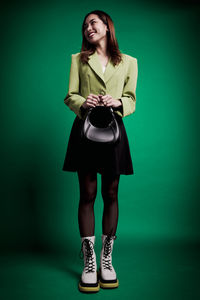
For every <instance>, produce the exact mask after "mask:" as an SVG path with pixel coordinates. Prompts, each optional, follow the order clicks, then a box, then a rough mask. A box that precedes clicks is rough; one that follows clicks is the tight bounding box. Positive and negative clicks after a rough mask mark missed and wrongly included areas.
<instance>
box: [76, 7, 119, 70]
mask: <svg viewBox="0 0 200 300" xmlns="http://www.w3.org/2000/svg"><path fill="white" fill-rule="evenodd" d="M90 14H95V15H97V16H98V17H99V19H101V20H102V22H103V23H104V24H106V25H107V27H108V31H107V41H108V43H107V47H108V53H109V56H110V59H111V61H112V63H113V64H114V65H117V64H119V63H120V62H121V60H122V55H121V52H120V50H119V46H118V42H117V39H116V37H115V28H114V24H113V21H112V19H111V17H110V16H109V15H108V14H107V13H105V12H104V11H102V10H93V11H91V12H89V13H88V14H87V15H86V16H85V18H84V20H83V24H82V37H83V40H82V47H81V53H80V59H81V61H82V62H83V63H87V62H88V56H89V55H91V54H93V53H94V52H95V49H96V47H95V45H94V44H91V43H89V42H88V41H87V39H86V38H85V35H84V24H85V20H86V18H87V17H88V16H89V15H90Z"/></svg>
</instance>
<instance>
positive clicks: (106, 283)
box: [98, 271, 119, 289]
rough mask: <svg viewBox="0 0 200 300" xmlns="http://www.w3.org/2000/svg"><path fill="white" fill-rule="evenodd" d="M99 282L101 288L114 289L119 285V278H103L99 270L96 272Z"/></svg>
mask: <svg viewBox="0 0 200 300" xmlns="http://www.w3.org/2000/svg"><path fill="white" fill-rule="evenodd" d="M98 278H99V284H100V287H101V288H102V289H115V288H117V287H118V286H119V280H118V279H114V280H105V279H103V278H101V272H100V271H99V272H98Z"/></svg>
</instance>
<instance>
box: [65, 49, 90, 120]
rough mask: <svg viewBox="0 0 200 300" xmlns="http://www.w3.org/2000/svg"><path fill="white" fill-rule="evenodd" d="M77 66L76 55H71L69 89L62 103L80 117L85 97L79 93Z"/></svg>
mask: <svg viewBox="0 0 200 300" xmlns="http://www.w3.org/2000/svg"><path fill="white" fill-rule="evenodd" d="M79 82H80V78H79V66H78V60H77V55H76V54H72V55H71V68H70V75H69V90H68V93H67V96H66V97H65V99H64V103H65V104H66V105H67V106H68V107H69V108H70V109H71V110H72V111H73V112H74V113H75V114H76V115H78V116H79V118H82V113H83V111H82V109H81V105H82V104H83V103H84V102H85V100H86V99H85V98H84V97H82V96H81V95H80V93H79Z"/></svg>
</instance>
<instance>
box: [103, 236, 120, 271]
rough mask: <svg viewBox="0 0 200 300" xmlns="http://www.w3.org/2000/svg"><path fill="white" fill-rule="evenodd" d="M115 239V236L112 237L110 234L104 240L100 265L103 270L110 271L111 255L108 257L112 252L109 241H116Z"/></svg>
mask: <svg viewBox="0 0 200 300" xmlns="http://www.w3.org/2000/svg"><path fill="white" fill-rule="evenodd" d="M116 238H117V236H116V235H114V236H112V235H111V234H109V235H107V237H106V238H105V242H104V249H103V259H102V264H103V268H104V269H108V270H110V271H112V263H111V255H110V254H111V250H112V246H111V241H112V239H113V240H116Z"/></svg>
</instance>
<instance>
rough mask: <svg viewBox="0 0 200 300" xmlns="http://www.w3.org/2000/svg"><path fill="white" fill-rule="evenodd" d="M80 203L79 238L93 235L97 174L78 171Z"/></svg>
mask: <svg viewBox="0 0 200 300" xmlns="http://www.w3.org/2000/svg"><path fill="white" fill-rule="evenodd" d="M78 179H79V187H80V201H79V208H78V222H79V231H80V236H81V237H86V236H93V235H94V225H95V219H94V202H95V199H96V194H97V173H96V172H84V171H78Z"/></svg>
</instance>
